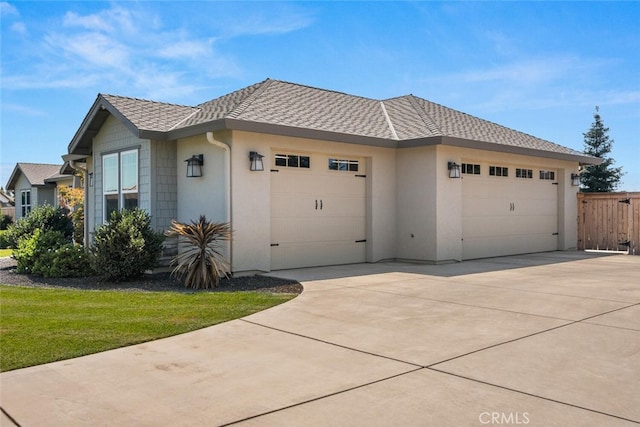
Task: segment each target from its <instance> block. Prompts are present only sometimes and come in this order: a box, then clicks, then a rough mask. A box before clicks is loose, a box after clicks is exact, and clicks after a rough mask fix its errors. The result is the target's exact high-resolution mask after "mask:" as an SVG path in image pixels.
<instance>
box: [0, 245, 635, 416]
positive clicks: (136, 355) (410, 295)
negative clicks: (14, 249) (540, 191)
mask: <svg viewBox="0 0 640 427" xmlns="http://www.w3.org/2000/svg"><path fill="white" fill-rule="evenodd" d="M274 275H280V276H288V277H293V278H296V279H298V280H300V281H301V282H303V284H304V287H305V291H304V293H303V294H302V295H300V296H299V297H298V298H296V299H294V300H292V301H290V302H288V303H286V304H283V305H280V306H278V307H275V308H273V309H270V310H267V311H264V312H261V313H257V314H254V315H251V316H248V317H246V318H243V319H240V320H235V321H231V322H227V323H225V324H221V325H217V326H214V327H210V328H206V329H203V330H199V331H196V332H192V333H188V334H184V335H180V336H176V337H172V338H167V339H163V340H159V341H154V342H150V343H147V344H142V345H136V346H132V347H127V348H122V349H118V350H113V351H108V352H104V353H100V354H96V355H91V356H86V357H82V358H78V359H73V360H67V361H63V362H57V363H52V364H48V365H42V366H36V367H33V368H27V369H21V370H16V371H11V372H7V373H3V374H1V375H0V387H1V394H0V406H1V407H2V411H3V413H2V414H1V417H2V418H0V425H2V426H12V425H14V422H15V423H16V424H18V425H21V426H25V427H26V426H103V425H104V426H215V425H229V424H233V425H243V426H245V425H246V426H249V425H256V426H263V425H267V426H270V425H276V426H279V425H292V426H303V425H311V426H316V425H317V426H327V425H337V426H341V425H354V426H376V425H380V426H387V425H405V426H422V425H424V426H430V425H433V426H473V425H478V426H482V425H496V424H498V425H530V426H577V425H580V426H605V425H606V426H617V425H621V426H624V425H638V424H640V404H639V402H640V257H638V256H623V255H616V256H600V255H593V254H585V253H578V252H553V253H543V254H534V255H526V256H514V257H503V258H493V259H488V260H479V261H470V262H463V263H459V264H449V265H440V266H423V265H411V264H402V263H379V264H362V265H349V266H337V267H325V268H312V269H301V270H289V271H283V272H278V273H277V274H274Z"/></svg>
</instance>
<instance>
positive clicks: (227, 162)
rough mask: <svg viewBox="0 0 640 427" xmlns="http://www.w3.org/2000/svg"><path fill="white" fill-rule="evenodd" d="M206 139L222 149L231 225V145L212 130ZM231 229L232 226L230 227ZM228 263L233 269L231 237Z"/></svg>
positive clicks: (227, 215) (226, 196) (227, 214)
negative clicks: (214, 134) (217, 136)
mask: <svg viewBox="0 0 640 427" xmlns="http://www.w3.org/2000/svg"><path fill="white" fill-rule="evenodd" d="M207 141H208V142H209V144H211V145H213V146H215V147H218V148H222V149H223V150H224V172H225V181H226V184H227V188H226V191H225V204H226V213H225V216H226V222H228V223H229V224H230V225H231V147H229V145H227V144H225V143H224V142H222V141H218V140H216V139H215V137H214V136H213V132H207ZM231 229H232V230H233V227H232V228H231ZM228 245H229V263H230V264H231V269H232V270H233V251H232V245H233V239H231V240H229V244H228Z"/></svg>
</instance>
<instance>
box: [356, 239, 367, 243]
mask: <svg viewBox="0 0 640 427" xmlns="http://www.w3.org/2000/svg"><path fill="white" fill-rule="evenodd" d="M366 241H367V239H362V240H356V243H364V242H366Z"/></svg>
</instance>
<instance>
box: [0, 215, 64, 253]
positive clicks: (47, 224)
mask: <svg viewBox="0 0 640 427" xmlns="http://www.w3.org/2000/svg"><path fill="white" fill-rule="evenodd" d="M37 229H40V230H42V231H59V232H61V233H62V235H63V236H64V237H65V238H66V239H67V240H68V241H69V242H71V239H72V237H73V221H71V218H69V217H68V216H67V215H66V214H65V213H64V211H62V209H60V208H55V207H53V206H51V205H43V206H38V207H36V208H34V209H33V210H32V211H31V212H29V214H28V215H27V216H26V217H23V218H20V219H19V220H18V221H16V223H15V224H13V225H11V226H10V227H9V229H8V233H7V236H6V237H7V239H8V240H9V246H10V247H11V248H12V249H15V248H17V247H18V242H19V241H20V240H21V239H22V238H25V237H27V238H28V237H31V235H33V233H34V231H35V230H37Z"/></svg>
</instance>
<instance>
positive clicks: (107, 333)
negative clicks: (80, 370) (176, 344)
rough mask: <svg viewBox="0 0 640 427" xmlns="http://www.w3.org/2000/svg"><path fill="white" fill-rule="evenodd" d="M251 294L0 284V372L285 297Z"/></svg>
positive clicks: (223, 317)
mask: <svg viewBox="0 0 640 427" xmlns="http://www.w3.org/2000/svg"><path fill="white" fill-rule="evenodd" d="M294 296H295V295H292V294H267V293H259V292H194V293H180V292H117V291H86V290H60V289H42V288H22V287H16V286H6V285H0V356H1V357H0V371H2V372H4V371H9V370H12V369H18V368H24V367H27V366H34V365H39V364H42V363H48V362H53V361H56V360H64V359H69V358H72V357H78V356H83V355H87V354H91V353H97V352H100V351H104V350H109V349H113V348H118V347H122V346H127V345H131V344H136V343H141V342H144V341H150V340H154V339H158V338H162V337H167V336H171V335H176V334H180V333H183V332H188V331H192V330H195V329H199V328H203V327H205V326H210V325H214V324H216V323H221V322H225V321H227V320H232V319H236V318H239V317H243V316H246V315H249V314H251V313H255V312H257V311H260V310H264V309H266V308H269V307H272V306H274V305H277V304H280V303H283V302H285V301H288V300H290V299H291V298H293V297H294Z"/></svg>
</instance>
